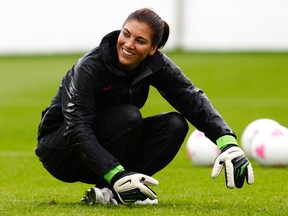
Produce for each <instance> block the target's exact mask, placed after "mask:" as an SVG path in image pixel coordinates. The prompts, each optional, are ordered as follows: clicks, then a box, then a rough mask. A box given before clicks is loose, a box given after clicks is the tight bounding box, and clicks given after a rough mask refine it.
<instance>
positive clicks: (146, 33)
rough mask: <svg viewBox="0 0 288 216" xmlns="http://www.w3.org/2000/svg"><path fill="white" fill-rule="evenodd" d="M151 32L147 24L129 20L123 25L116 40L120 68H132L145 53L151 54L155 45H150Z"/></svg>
mask: <svg viewBox="0 0 288 216" xmlns="http://www.w3.org/2000/svg"><path fill="white" fill-rule="evenodd" d="M152 37H153V32H152V30H151V29H150V28H149V26H148V25H147V24H145V23H143V22H138V21H137V20H130V21H128V22H126V23H125V25H124V26H123V28H122V30H121V32H120V35H119V37H118V41H117V53H118V59H119V63H118V66H119V68H120V69H121V70H125V71H131V70H134V69H135V68H136V67H137V66H138V65H139V64H140V63H141V62H142V61H143V60H144V59H145V58H146V57H147V55H153V54H154V53H155V52H156V50H157V45H152Z"/></svg>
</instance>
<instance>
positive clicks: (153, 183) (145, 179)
mask: <svg viewBox="0 0 288 216" xmlns="http://www.w3.org/2000/svg"><path fill="white" fill-rule="evenodd" d="M140 182H141V183H143V184H145V185H148V186H157V185H158V184H159V182H158V181H157V180H156V179H154V178H152V177H150V176H147V175H144V174H142V178H141V180H140Z"/></svg>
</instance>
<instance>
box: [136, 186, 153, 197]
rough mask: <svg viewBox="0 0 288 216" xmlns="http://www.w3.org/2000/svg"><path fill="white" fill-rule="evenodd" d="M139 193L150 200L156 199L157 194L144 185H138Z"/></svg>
mask: <svg viewBox="0 0 288 216" xmlns="http://www.w3.org/2000/svg"><path fill="white" fill-rule="evenodd" d="M138 188H139V189H140V192H141V193H142V194H144V195H145V196H146V197H148V198H149V199H151V200H154V199H157V194H156V193H155V192H154V191H153V190H151V189H150V188H149V187H148V186H146V185H139V187H138Z"/></svg>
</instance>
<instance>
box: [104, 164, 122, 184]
mask: <svg viewBox="0 0 288 216" xmlns="http://www.w3.org/2000/svg"><path fill="white" fill-rule="evenodd" d="M122 171H124V167H123V166H121V165H118V166H116V167H114V168H113V169H111V170H110V171H109V172H107V173H106V174H105V175H104V176H103V177H104V179H105V180H106V181H107V182H108V183H109V184H110V182H111V179H112V178H113V176H114V175H115V174H117V173H118V172H122Z"/></svg>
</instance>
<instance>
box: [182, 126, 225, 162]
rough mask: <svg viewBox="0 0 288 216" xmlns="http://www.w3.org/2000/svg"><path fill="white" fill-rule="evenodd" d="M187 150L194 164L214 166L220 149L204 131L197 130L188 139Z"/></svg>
mask: <svg viewBox="0 0 288 216" xmlns="http://www.w3.org/2000/svg"><path fill="white" fill-rule="evenodd" d="M186 152H187V156H188V158H189V160H190V161H191V162H192V164H194V165H196V166H212V165H213V164H214V160H215V158H216V157H217V156H218V154H219V153H220V150H219V148H218V147H217V146H216V145H215V144H214V143H213V142H212V141H211V140H210V139H208V138H207V137H206V136H205V135H204V133H202V132H200V131H198V130H195V131H194V132H193V133H191V135H190V136H189V138H188V140H187V144H186Z"/></svg>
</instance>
